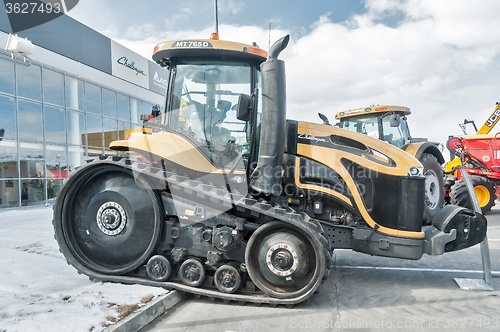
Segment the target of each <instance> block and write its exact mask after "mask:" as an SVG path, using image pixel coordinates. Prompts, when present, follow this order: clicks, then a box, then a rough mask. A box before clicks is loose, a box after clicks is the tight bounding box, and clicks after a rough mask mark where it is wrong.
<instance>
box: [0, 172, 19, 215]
mask: <svg viewBox="0 0 500 332" xmlns="http://www.w3.org/2000/svg"><path fill="white" fill-rule="evenodd" d="M13 206H19V181H18V180H10V179H9V180H1V181H0V208H8V207H13Z"/></svg>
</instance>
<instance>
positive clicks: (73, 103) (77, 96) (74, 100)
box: [66, 76, 83, 111]
mask: <svg viewBox="0 0 500 332" xmlns="http://www.w3.org/2000/svg"><path fill="white" fill-rule="evenodd" d="M66 106H67V107H69V108H72V109H75V110H80V111H83V82H82V81H80V80H78V79H76V78H73V77H68V76H66Z"/></svg>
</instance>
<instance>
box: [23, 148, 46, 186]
mask: <svg viewBox="0 0 500 332" xmlns="http://www.w3.org/2000/svg"><path fill="white" fill-rule="evenodd" d="M19 153H20V155H21V161H20V173H21V178H43V177H44V172H45V162H44V161H43V145H42V144H35V143H26V142H21V143H20V144H19ZM37 159H38V160H37Z"/></svg>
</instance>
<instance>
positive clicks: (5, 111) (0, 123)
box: [0, 96, 17, 138]
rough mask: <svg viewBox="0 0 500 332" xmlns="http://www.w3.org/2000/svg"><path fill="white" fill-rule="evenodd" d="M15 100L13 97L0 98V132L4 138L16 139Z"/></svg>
mask: <svg viewBox="0 0 500 332" xmlns="http://www.w3.org/2000/svg"><path fill="white" fill-rule="evenodd" d="M16 127H17V126H16V100H15V98H14V97H7V96H0V131H2V130H3V137H4V138H17V128H16Z"/></svg>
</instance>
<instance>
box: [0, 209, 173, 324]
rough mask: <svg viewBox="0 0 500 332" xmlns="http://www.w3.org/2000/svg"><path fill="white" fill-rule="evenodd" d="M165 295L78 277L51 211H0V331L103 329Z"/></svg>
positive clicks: (154, 290)
mask: <svg viewBox="0 0 500 332" xmlns="http://www.w3.org/2000/svg"><path fill="white" fill-rule="evenodd" d="M166 292H167V291H165V290H163V289H162V288H155V287H145V286H138V285H121V284H112V283H95V282H91V281H90V280H89V279H88V278H87V277H86V276H83V275H79V274H78V273H77V272H76V270H75V269H74V268H73V267H71V266H69V265H68V264H67V263H66V260H65V258H64V256H63V255H62V254H61V253H59V248H58V246H57V242H56V240H55V239H54V231H53V228H52V208H51V207H50V208H47V207H36V208H25V209H18V210H10V211H0V332H4V331H6V332H14V331H23V332H25V331H51V332H53V331H85V332H88V331H102V330H103V329H104V328H105V325H106V324H112V323H113V322H114V321H117V320H119V316H120V313H121V316H122V317H123V316H125V315H126V314H127V311H129V310H130V309H131V308H132V309H135V308H137V307H138V306H142V305H144V304H143V302H147V301H149V300H151V299H152V298H153V297H157V296H159V295H161V294H165V293H166ZM141 300H142V302H141ZM124 311H125V313H123V312H124Z"/></svg>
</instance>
